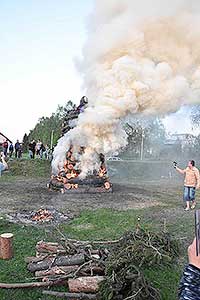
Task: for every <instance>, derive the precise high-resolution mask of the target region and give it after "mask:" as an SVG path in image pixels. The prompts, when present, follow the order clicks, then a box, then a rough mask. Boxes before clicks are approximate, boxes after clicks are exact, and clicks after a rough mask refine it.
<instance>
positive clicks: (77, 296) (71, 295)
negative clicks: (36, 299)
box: [42, 291, 99, 300]
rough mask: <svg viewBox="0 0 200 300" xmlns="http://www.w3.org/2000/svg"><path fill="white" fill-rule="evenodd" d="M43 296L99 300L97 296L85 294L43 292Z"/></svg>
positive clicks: (71, 299) (75, 299) (73, 299)
mask: <svg viewBox="0 0 200 300" xmlns="http://www.w3.org/2000/svg"><path fill="white" fill-rule="evenodd" d="M42 294H43V295H49V296H55V297H57V298H65V299H70V300H77V299H80V300H98V299H99V297H98V295H97V294H84V293H79V294H78V293H62V292H54V291H42Z"/></svg>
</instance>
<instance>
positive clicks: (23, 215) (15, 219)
mask: <svg viewBox="0 0 200 300" xmlns="http://www.w3.org/2000/svg"><path fill="white" fill-rule="evenodd" d="M73 218H74V215H73V214H72V213H71V212H70V211H67V212H66V213H65V214H63V213H61V212H59V211H57V210H55V209H53V208H48V209H44V208H40V209H39V210H38V211H36V212H33V211H22V212H15V213H10V214H8V215H7V219H8V220H9V221H10V222H11V223H22V224H27V225H29V224H30V225H38V224H39V225H41V224H49V225H51V224H60V223H63V222H68V221H70V220H72V219H73Z"/></svg>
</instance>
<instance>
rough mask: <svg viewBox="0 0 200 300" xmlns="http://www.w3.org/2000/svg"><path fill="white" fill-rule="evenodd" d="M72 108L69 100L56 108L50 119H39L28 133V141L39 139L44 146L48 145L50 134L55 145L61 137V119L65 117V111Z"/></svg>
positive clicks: (72, 105)
mask: <svg viewBox="0 0 200 300" xmlns="http://www.w3.org/2000/svg"><path fill="white" fill-rule="evenodd" d="M72 107H74V104H73V102H72V101H71V100H70V101H68V102H67V103H66V105H65V106H60V105H59V106H58V108H57V110H56V112H55V113H52V115H51V116H50V117H44V116H43V117H41V118H40V119H39V120H38V123H37V124H36V125H35V127H34V129H32V130H31V131H30V133H29V136H28V140H29V141H31V140H33V139H34V140H38V139H40V140H41V141H42V142H43V144H44V145H49V146H50V142H51V133H52V131H53V132H54V135H53V145H55V144H56V143H57V141H58V139H59V138H60V136H61V127H62V122H63V118H64V116H65V115H66V111H67V110H69V109H70V108H72Z"/></svg>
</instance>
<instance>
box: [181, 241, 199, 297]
mask: <svg viewBox="0 0 200 300" xmlns="http://www.w3.org/2000/svg"><path fill="white" fill-rule="evenodd" d="M196 245H197V243H196V238H195V239H194V241H193V243H192V244H191V245H190V246H189V248H188V260H189V264H188V265H187V266H186V267H185V269H184V272H183V275H182V278H181V281H180V286H179V293H178V296H179V300H199V299H200V255H198V256H197V248H196Z"/></svg>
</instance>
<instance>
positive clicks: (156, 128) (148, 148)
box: [125, 118, 166, 158]
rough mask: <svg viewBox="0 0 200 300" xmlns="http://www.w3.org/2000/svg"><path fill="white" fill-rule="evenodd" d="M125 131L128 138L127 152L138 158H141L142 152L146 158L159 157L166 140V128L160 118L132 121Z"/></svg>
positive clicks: (127, 124)
mask: <svg viewBox="0 0 200 300" xmlns="http://www.w3.org/2000/svg"><path fill="white" fill-rule="evenodd" d="M125 131H126V134H127V136H128V146H127V149H126V150H128V151H129V152H132V155H133V157H137V158H139V157H140V156H141V151H143V152H144V155H146V156H157V155H159V152H160V149H161V147H162V146H163V145H164V143H165V140H166V132H165V128H164V125H163V123H162V122H161V120H160V119H159V118H155V119H149V120H143V119H137V120H130V121H129V122H127V123H126V125H125Z"/></svg>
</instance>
